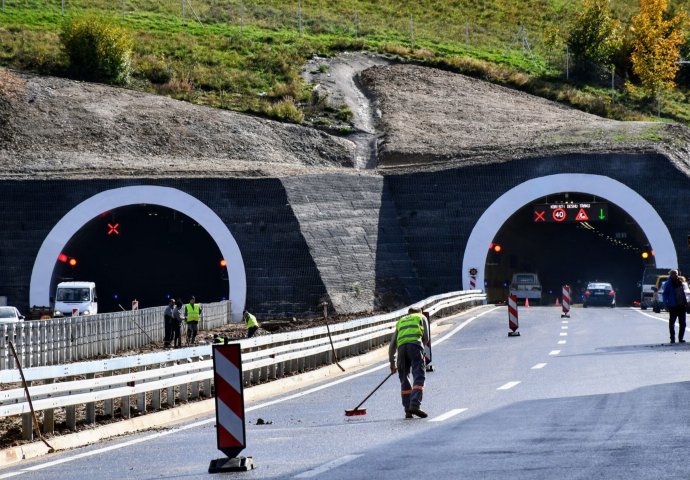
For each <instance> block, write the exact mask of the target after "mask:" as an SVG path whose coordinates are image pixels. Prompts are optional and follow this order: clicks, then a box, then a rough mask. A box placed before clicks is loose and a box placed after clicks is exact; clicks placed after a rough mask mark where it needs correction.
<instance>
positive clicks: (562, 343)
mask: <svg viewBox="0 0 690 480" xmlns="http://www.w3.org/2000/svg"><path fill="white" fill-rule="evenodd" d="M565 343H566V340H559V341H558V344H559V345H565Z"/></svg>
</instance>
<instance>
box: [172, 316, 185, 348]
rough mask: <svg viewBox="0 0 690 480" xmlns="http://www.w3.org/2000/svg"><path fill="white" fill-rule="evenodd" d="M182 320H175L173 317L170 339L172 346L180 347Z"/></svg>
mask: <svg viewBox="0 0 690 480" xmlns="http://www.w3.org/2000/svg"><path fill="white" fill-rule="evenodd" d="M181 330H182V322H181V321H180V320H175V319H174V318H173V326H172V337H171V339H170V341H171V342H172V345H173V347H176V348H178V347H181V346H182V331H181Z"/></svg>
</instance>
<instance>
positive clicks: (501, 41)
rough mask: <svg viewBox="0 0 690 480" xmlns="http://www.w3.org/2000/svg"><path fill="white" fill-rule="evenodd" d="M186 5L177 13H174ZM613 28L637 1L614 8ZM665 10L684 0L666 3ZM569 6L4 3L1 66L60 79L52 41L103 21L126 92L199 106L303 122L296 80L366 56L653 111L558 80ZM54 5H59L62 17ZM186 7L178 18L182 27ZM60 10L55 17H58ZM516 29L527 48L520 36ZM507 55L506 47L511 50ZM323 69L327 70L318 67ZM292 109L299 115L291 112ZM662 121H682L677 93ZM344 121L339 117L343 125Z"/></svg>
mask: <svg viewBox="0 0 690 480" xmlns="http://www.w3.org/2000/svg"><path fill="white" fill-rule="evenodd" d="M183 2H184V3H183ZM613 3H614V8H615V10H616V12H617V13H618V14H619V16H620V18H623V19H625V18H629V16H630V15H631V14H634V13H635V12H636V9H637V1H636V0H614V2H613ZM670 3H671V4H672V6H674V7H675V6H678V5H684V4H685V3H687V2H685V1H681V0H676V1H675V2H674V1H672V0H671V2H670ZM580 4H581V2H580V1H579V0H455V1H453V0H450V1H428V0H417V1H415V2H411V1H391V0H377V1H363V0H338V1H336V2H333V1H327V0H301V1H300V0H288V1H277V0H275V1H270V0H175V1H171V0H148V1H143V0H119V1H113V0H108V1H106V0H64V4H62V5H61V3H60V2H58V1H55V0H53V1H52V2H50V3H48V2H46V1H44V0H5V1H4V5H5V7H4V12H3V13H0V64H1V65H5V66H9V67H12V68H16V69H19V70H28V71H35V72H40V73H46V74H53V75H66V71H67V69H66V67H67V59H66V56H65V55H64V53H63V52H62V51H61V48H60V42H59V38H58V35H59V32H60V30H61V27H62V25H63V23H64V22H65V21H66V20H67V19H69V18H71V17H73V16H83V15H96V16H100V17H106V18H109V19H111V20H112V22H115V23H117V24H119V25H122V26H123V27H125V28H126V29H127V30H128V32H129V34H130V36H131V37H132V38H133V39H134V58H133V70H134V77H133V80H132V83H131V87H132V88H136V89H140V90H146V91H151V92H157V93H160V94H164V95H170V96H172V97H175V98H178V99H184V100H188V101H192V102H195V103H199V104H206V105H212V106H217V107H221V108H227V109H232V110H238V111H247V112H255V113H260V114H266V115H269V116H274V117H278V118H285V119H287V120H292V121H301V118H302V115H301V114H302V112H301V111H304V110H307V111H308V113H309V114H310V115H312V114H313V113H314V112H313V111H310V110H314V109H321V110H323V111H322V112H321V113H323V114H325V115H326V116H328V114H329V113H330V114H332V117H333V122H334V123H337V122H338V120H337V118H336V117H338V116H340V117H341V118H343V112H342V110H341V109H340V108H338V106H330V107H327V106H323V105H320V106H313V105H311V104H310V102H309V91H310V90H309V88H308V87H307V86H305V85H304V84H303V82H302V81H301V79H300V76H299V71H300V69H301V68H302V66H303V65H304V63H305V61H306V59H308V58H311V57H312V56H313V55H315V54H318V55H320V56H329V55H334V54H336V53H337V52H339V51H344V50H348V51H352V50H370V51H377V52H382V53H390V54H393V55H396V56H400V57H404V58H406V59H410V60H414V61H417V62H421V63H425V64H429V65H434V66H438V67H441V68H447V69H451V70H454V71H458V72H463V73H468V74H471V75H475V76H479V77H482V78H486V79H487V80H491V81H495V82H499V83H503V84H507V85H511V86H515V87H517V88H520V89H524V90H527V91H530V92H532V93H535V94H538V95H542V96H545V97H548V98H552V99H555V100H558V101H562V102H565V103H569V104H571V105H574V106H576V107H578V108H582V109H583V110H587V111H591V112H593V113H597V114H600V115H605V116H609V117H612V118H619V119H639V118H643V116H644V115H654V114H656V108H657V105H656V103H654V102H650V101H649V100H645V99H643V98H634V97H632V96H631V95H628V94H626V93H624V92H623V90H622V88H621V85H622V82H623V80H625V79H624V78H620V77H618V78H616V82H617V88H616V93H615V101H614V102H611V88H610V79H609V80H608V81H606V80H605V79H604V80H602V81H601V82H600V85H594V84H589V85H587V84H581V83H578V82H575V81H573V80H572V79H568V80H566V78H565V77H566V73H565V49H564V38H565V36H566V35H567V32H568V30H569V24H570V22H571V21H572V19H573V18H574V12H575V11H576V9H577V8H579V7H580ZM63 5H64V7H63ZM183 6H184V17H183ZM63 8H64V15H63ZM521 25H523V26H524V29H525V30H524V31H525V39H526V40H527V42H528V44H529V47H530V48H531V52H530V51H529V50H527V43H525V42H523V41H521V40H522V37H521V36H520V35H518V33H519V31H520V26H521ZM509 47H510V48H509ZM324 68H326V67H325V66H324ZM295 106H296V107H297V108H295ZM661 113H662V116H665V117H667V118H672V119H675V120H679V121H682V122H689V121H690V108H688V106H687V102H686V99H685V93H684V92H683V91H681V90H679V91H678V92H677V93H676V94H675V95H674V96H673V98H671V97H668V98H664V99H663V101H662V104H661ZM345 117H346V115H345Z"/></svg>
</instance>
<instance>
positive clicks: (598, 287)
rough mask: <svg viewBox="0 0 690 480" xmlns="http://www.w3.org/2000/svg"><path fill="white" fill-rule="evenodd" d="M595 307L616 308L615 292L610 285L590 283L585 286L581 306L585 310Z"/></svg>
mask: <svg viewBox="0 0 690 480" xmlns="http://www.w3.org/2000/svg"><path fill="white" fill-rule="evenodd" d="M595 305H598V306H601V307H611V308H613V307H615V306H616V291H615V290H614V289H613V286H612V285H611V284H610V283H604V282H592V283H588V284H587V288H586V289H585V296H584V299H583V301H582V306H583V307H584V308H587V307H589V306H595Z"/></svg>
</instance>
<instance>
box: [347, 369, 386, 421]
mask: <svg viewBox="0 0 690 480" xmlns="http://www.w3.org/2000/svg"><path fill="white" fill-rule="evenodd" d="M393 373H395V372H391V373H389V374H388V376H387V377H386V378H384V379H383V381H382V382H381V383H379V384H378V385H377V386H376V388H375V389H373V390H372V391H371V393H370V394H369V395H367V396H366V398H365V399H364V400H362V401H361V402H360V404H359V405H357V406H356V407H355V408H354V409H353V410H345V416H346V417H353V416H355V415H366V414H367V409H366V408H359V407H361V406H362V405H364V402H366V401H367V400H369V397H371V396H372V395H373V394H374V392H375V391H376V390H378V389H379V388H381V385H383V384H384V383H386V380H388V379H389V378H391V377H392V376H393Z"/></svg>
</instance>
